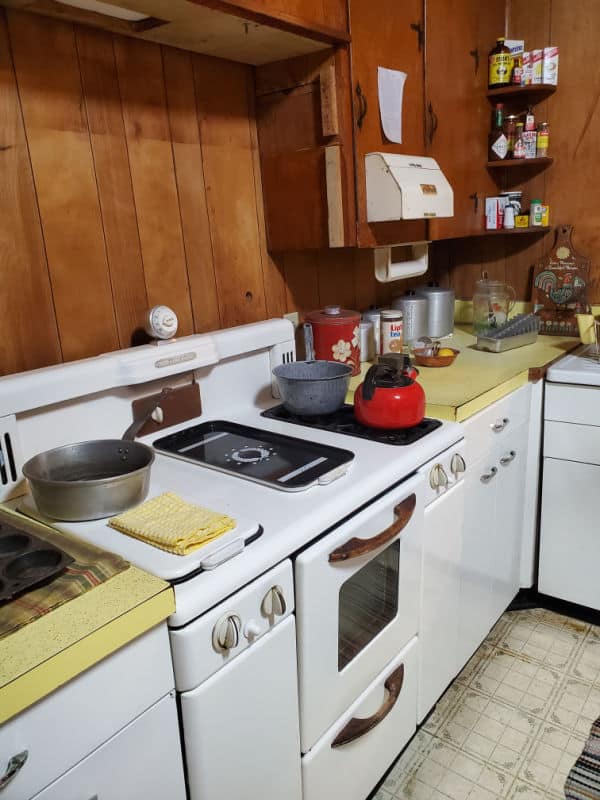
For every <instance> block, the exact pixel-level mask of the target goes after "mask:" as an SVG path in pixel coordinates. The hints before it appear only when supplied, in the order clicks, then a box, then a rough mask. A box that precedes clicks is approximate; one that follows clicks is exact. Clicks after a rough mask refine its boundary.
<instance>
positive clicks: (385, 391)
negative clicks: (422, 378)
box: [354, 364, 425, 429]
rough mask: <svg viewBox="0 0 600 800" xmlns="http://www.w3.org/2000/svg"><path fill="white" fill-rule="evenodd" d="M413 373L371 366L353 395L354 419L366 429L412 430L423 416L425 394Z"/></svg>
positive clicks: (389, 367) (383, 365) (378, 365)
mask: <svg viewBox="0 0 600 800" xmlns="http://www.w3.org/2000/svg"><path fill="white" fill-rule="evenodd" d="M416 374H417V372H416V370H414V369H412V368H411V367H409V366H408V365H407V366H406V367H405V368H404V369H403V370H398V369H395V368H394V367H392V366H390V365H388V364H374V365H373V366H372V367H371V368H370V369H369V371H368V372H367V374H366V376H365V380H364V382H363V383H361V384H360V386H359V387H358V389H357V390H356V392H355V393H354V416H355V417H356V419H357V420H358V421H359V422H360V423H362V424H363V425H367V426H369V427H370V428H391V429H393V428H412V427H413V426H415V425H418V424H419V422H421V421H422V420H423V417H424V416H425V392H424V391H423V388H422V386H421V385H420V384H418V383H417V382H416V381H415V379H414V378H415V377H416Z"/></svg>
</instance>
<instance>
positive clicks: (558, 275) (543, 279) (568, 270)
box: [533, 225, 591, 336]
mask: <svg viewBox="0 0 600 800" xmlns="http://www.w3.org/2000/svg"><path fill="white" fill-rule="evenodd" d="M572 234H573V226H572V225H561V226H560V227H558V228H557V229H556V240H555V242H554V246H553V248H552V250H551V251H550V253H548V255H546V256H544V258H543V259H542V260H541V261H540V262H539V263H538V264H537V265H536V268H535V272H534V277H533V310H534V312H535V313H536V314H537V315H538V316H539V318H540V333H543V334H547V335H548V334H550V335H558V336H578V335H579V330H578V327H577V319H576V317H575V314H585V313H587V312H588V311H589V305H588V301H587V289H588V283H589V278H590V266H591V261H590V259H589V258H586V257H585V256H582V255H579V254H578V253H577V252H576V251H575V248H574V247H573V243H572Z"/></svg>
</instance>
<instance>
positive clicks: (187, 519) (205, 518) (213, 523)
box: [108, 492, 237, 556]
mask: <svg viewBox="0 0 600 800" xmlns="http://www.w3.org/2000/svg"><path fill="white" fill-rule="evenodd" d="M108 524H109V525H110V527H111V528H115V529H116V530H118V531H121V533H126V534H128V535H129V536H133V537H134V538H136V539H141V540H142V541H143V542H147V543H148V544H152V545H154V547H159V548H160V549H161V550H166V551H167V552H169V553H175V554H176V555H178V556H186V555H188V553H191V552H193V551H194V550H197V549H198V548H199V547H202V546H203V545H205V544H207V542H211V541H212V540H213V539H216V538H217V537H218V536H222V535H223V534H224V533H227V531H230V530H232V529H233V528H235V526H236V525H237V523H236V521H235V520H234V519H232V518H231V517H228V516H227V515H226V514H219V513H217V512H216V511H211V510H210V509H208V508H203V507H202V506H197V505H194V504H193V503H188V502H186V501H185V500H182V499H181V497H178V496H177V495H176V494H174V493H173V492H165V493H164V494H159V495H158V497H153V498H152V500H147V501H146V502H145V503H142V504H141V505H139V506H136V508H132V509H130V510H129V511H125V513H124V514H119V516H118V517H113V518H112V519H111V520H110V521H109V523H108Z"/></svg>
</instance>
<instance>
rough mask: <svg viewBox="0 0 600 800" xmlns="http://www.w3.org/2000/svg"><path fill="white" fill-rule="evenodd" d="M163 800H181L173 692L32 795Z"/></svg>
mask: <svg viewBox="0 0 600 800" xmlns="http://www.w3.org/2000/svg"><path fill="white" fill-rule="evenodd" d="M59 725H60V722H59V720H57V727H58V726H59ZM166 797H168V798H169V800H185V797H186V794H185V783H184V778H183V764H182V761H181V746H180V744H179V730H178V726H177V707H176V703H175V693H174V692H173V694H172V695H167V696H166V697H163V699H162V700H160V701H159V702H158V703H156V705H154V706H152V708H149V709H148V711H146V712H145V713H144V714H142V715H141V716H140V717H138V718H137V719H136V720H135V721H134V722H132V723H130V724H129V725H127V726H126V727H125V728H123V730H122V731H120V732H119V733H118V734H116V735H115V736H113V737H112V739H109V741H108V742H106V744H104V745H102V747H100V748H98V750H96V751H95V752H93V753H92V754H91V755H90V756H88V757H87V758H85V759H84V760H83V761H80V762H79V764H77V766H75V767H73V769H71V770H69V772H67V773H65V774H64V775H63V776H62V778H59V779H58V780H57V781H55V782H54V783H52V784H51V785H50V786H48V788H47V789H44V791H42V792H40V794H37V795H36V796H35V800H88V798H90V799H91V798H98V800H137V799H138V798H140V800H141V798H144V800H164V798H166Z"/></svg>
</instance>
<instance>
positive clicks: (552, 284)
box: [534, 269, 586, 306]
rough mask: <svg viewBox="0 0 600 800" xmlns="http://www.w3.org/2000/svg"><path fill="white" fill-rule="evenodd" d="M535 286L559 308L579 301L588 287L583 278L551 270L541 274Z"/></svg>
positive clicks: (570, 273) (571, 273)
mask: <svg viewBox="0 0 600 800" xmlns="http://www.w3.org/2000/svg"><path fill="white" fill-rule="evenodd" d="M534 285H535V286H536V287H537V288H538V289H541V290H542V292H544V294H546V295H548V297H549V298H550V300H552V302H553V303H555V304H556V305H557V306H564V305H566V304H567V303H574V302H575V301H577V300H578V299H579V296H580V295H581V293H582V292H583V291H584V289H585V286H586V284H585V281H584V280H583V278H581V277H579V275H577V274H575V273H573V272H564V273H560V272H552V270H549V269H545V270H544V271H543V272H540V273H539V275H538V276H537V278H536V279H535V283H534Z"/></svg>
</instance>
